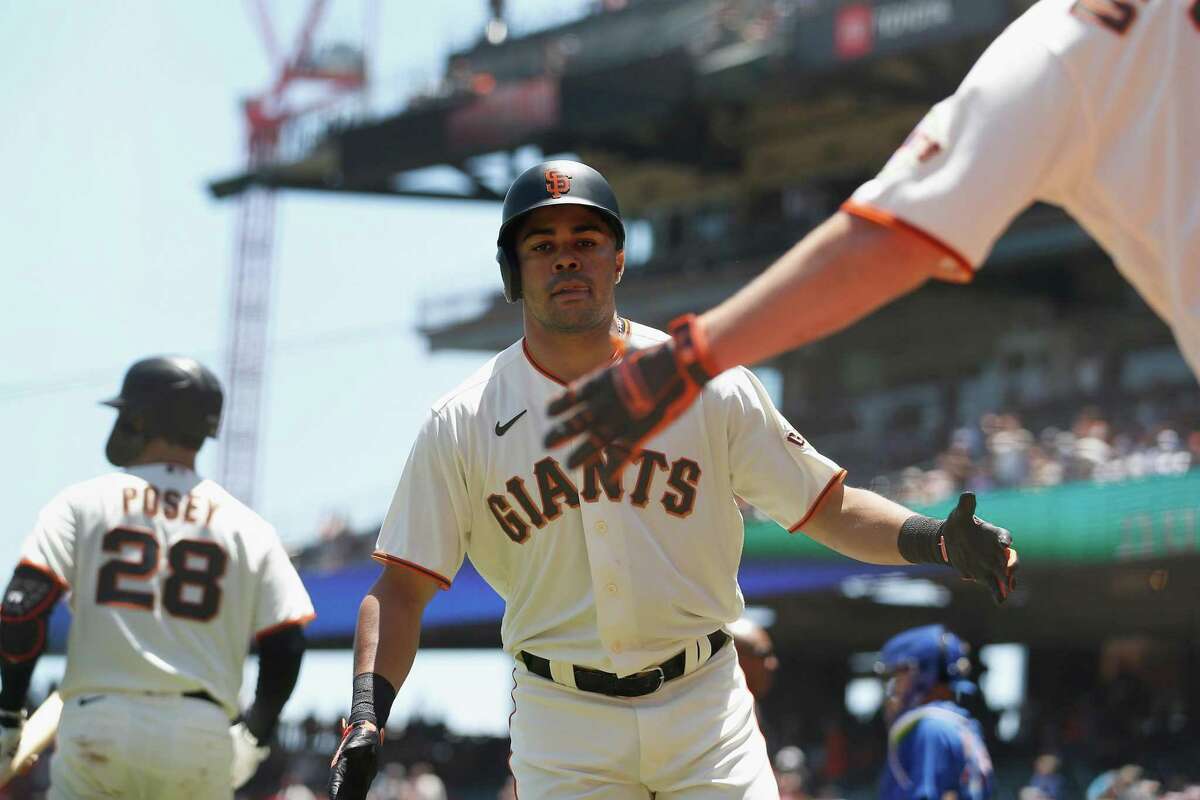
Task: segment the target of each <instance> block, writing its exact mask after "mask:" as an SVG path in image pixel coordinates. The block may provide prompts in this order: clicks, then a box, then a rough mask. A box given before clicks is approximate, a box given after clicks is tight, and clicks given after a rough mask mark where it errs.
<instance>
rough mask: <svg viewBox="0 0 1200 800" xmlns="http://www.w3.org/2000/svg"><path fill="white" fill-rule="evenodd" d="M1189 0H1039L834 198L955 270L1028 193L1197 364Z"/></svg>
mask: <svg viewBox="0 0 1200 800" xmlns="http://www.w3.org/2000/svg"><path fill="white" fill-rule="evenodd" d="M1198 99H1200V0H1078V2H1076V0H1042V1H1041V2H1039V3H1037V4H1036V5H1034V6H1033V7H1032V8H1030V9H1029V11H1027V12H1026V13H1025V14H1024V15H1023V16H1021V18H1019V19H1018V20H1017V21H1016V22H1014V23H1013V24H1012V25H1011V26H1010V27H1009V28H1008V29H1007V30H1006V31H1004V33H1002V34H1001V35H1000V36H999V37H998V38H997V39H996V41H995V42H993V43H992V45H991V46H990V47H989V48H988V50H987V51H986V52H985V53H984V54H983V55H982V56H981V57H980V59H979V61H978V62H977V63H976V64H975V66H974V67H973V68H972V69H971V72H970V73H969V74H968V75H967V77H966V79H965V80H964V81H963V83H962V86H960V87H959V89H958V91H957V92H956V93H955V94H954V96H953V97H950V98H949V99H947V100H945V101H943V102H941V103H939V104H938V105H936V106H934V107H933V109H932V110H931V111H930V112H929V114H928V115H927V116H926V117H925V119H924V120H923V121H922V122H921V123H920V125H919V126H918V127H917V129H916V130H915V131H914V132H913V134H912V136H910V137H909V139H908V141H907V142H906V143H905V144H904V146H903V147H901V149H900V150H899V151H898V152H897V153H896V154H895V156H893V158H892V159H891V161H889V162H888V164H887V165H886V166H885V167H884V169H883V171H882V172H881V173H880V174H879V176H878V177H876V178H875V179H874V180H871V181H869V182H867V183H866V184H864V185H863V186H862V187H861V188H859V190H858V191H857V192H855V194H854V196H853V197H852V198H851V200H850V201H849V202H848V203H847V204H846V206H845V208H846V210H847V211H849V212H851V213H858V214H861V215H862V216H865V217H867V218H870V219H875V220H876V221H880V222H884V223H885V224H886V223H892V222H897V221H898V222H899V223H901V224H905V223H907V225H909V226H912V227H915V228H917V229H919V230H920V231H922V232H924V233H926V234H928V235H930V236H932V237H933V238H934V239H936V240H938V241H939V242H940V243H942V244H943V245H944V246H945V247H946V248H947V249H948V251H949V252H948V258H947V259H946V262H945V268H946V270H947V277H948V278H950V279H954V275H955V273H958V274H959V275H960V276H961V277H962V278H969V277H970V275H971V270H972V269H973V268H977V267H978V266H979V265H980V264H982V263H983V261H984V260H985V259H986V257H987V255H988V252H989V251H990V250H991V248H992V245H993V244H994V243H995V241H996V239H997V238H998V237H999V236H1000V234H1001V233H1003V231H1004V229H1005V228H1006V227H1008V225H1009V223H1010V222H1011V221H1012V220H1013V218H1014V217H1015V216H1016V215H1017V214H1018V213H1019V212H1021V211H1022V210H1024V209H1025V207H1026V206H1028V205H1030V203H1032V202H1033V201H1034V200H1041V201H1044V202H1047V203H1052V204H1054V205H1058V206H1061V207H1062V208H1064V209H1065V210H1066V211H1067V212H1069V213H1070V214H1071V215H1072V216H1073V217H1075V219H1076V220H1077V221H1078V222H1079V223H1080V224H1081V225H1082V226H1083V227H1084V228H1085V229H1086V230H1087V231H1088V232H1089V233H1090V234H1091V235H1092V236H1093V237H1094V238H1095V239H1096V240H1097V241H1098V242H1099V243H1100V245H1101V246H1103V247H1104V249H1105V250H1107V251H1108V252H1109V254H1110V255H1112V257H1113V259H1114V261H1116V263H1117V267H1118V269H1120V270H1121V272H1122V273H1123V274H1124V276H1125V277H1126V279H1128V281H1129V282H1130V283H1131V284H1133V286H1134V287H1136V288H1137V290H1138V291H1139V292H1140V293H1141V295H1142V296H1143V297H1144V298H1145V299H1146V302H1147V303H1149V305H1150V306H1151V307H1152V308H1153V309H1154V310H1155V311H1156V312H1157V313H1158V314H1159V316H1161V317H1162V318H1163V319H1164V320H1165V321H1166V322H1167V323H1168V324H1169V325H1170V326H1171V328H1172V329H1173V331H1174V333H1175V337H1176V339H1177V340H1178V341H1179V344H1180V347H1181V348H1182V350H1183V353H1184V356H1185V357H1186V358H1187V359H1188V361H1189V363H1190V364H1191V366H1192V369H1193V370H1194V371H1196V372H1197V374H1200V155H1198V154H1197V147H1198V145H1200V102H1198Z"/></svg>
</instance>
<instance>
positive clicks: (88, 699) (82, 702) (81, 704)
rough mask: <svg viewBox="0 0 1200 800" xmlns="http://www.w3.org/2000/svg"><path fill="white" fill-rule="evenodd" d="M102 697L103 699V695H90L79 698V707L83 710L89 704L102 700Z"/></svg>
mask: <svg viewBox="0 0 1200 800" xmlns="http://www.w3.org/2000/svg"><path fill="white" fill-rule="evenodd" d="M104 697H105V695H102V694H94V695H91V696H90V697H81V698H79V707H80V708H83V707H84V706H86V705H89V704H90V703H94V702H96V701H97V700H103V699H104Z"/></svg>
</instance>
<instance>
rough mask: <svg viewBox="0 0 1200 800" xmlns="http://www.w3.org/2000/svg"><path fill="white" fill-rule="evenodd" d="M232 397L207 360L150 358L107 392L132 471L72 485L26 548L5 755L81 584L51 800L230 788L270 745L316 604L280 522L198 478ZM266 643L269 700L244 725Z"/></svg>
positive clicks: (11, 636) (116, 444) (7, 607)
mask: <svg viewBox="0 0 1200 800" xmlns="http://www.w3.org/2000/svg"><path fill="white" fill-rule="evenodd" d="M222 399H223V397H222V393H221V387H220V384H219V383H218V382H217V379H216V377H215V376H214V375H213V374H212V373H211V372H209V371H208V370H207V369H206V368H205V367H203V366H202V365H201V364H199V363H197V362H196V361H194V360H193V359H190V358H179V357H159V358H148V359H145V360H142V361H138V362H137V363H136V364H134V365H133V366H132V367H130V369H129V371H128V372H127V373H126V375H125V381H124V384H123V385H122V387H121V393H120V395H118V396H117V397H116V398H114V399H112V400H108V401H106V405H109V406H112V407H114V408H116V409H117V420H116V424H115V425H114V426H113V430H112V434H111V435H110V437H109V439H108V446H107V448H106V450H105V455H106V456H107V457H108V460H109V461H110V462H112V464H113V465H114V466H117V467H120V468H121V471H119V472H114V473H110V474H107V475H103V476H101V477H99V478H94V479H92V480H89V481H84V482H83V483H79V484H76V485H74V486H71V487H70V488H68V489H66V490H65V491H63V492H62V493H61V494H59V495H58V496H57V497H55V498H54V499H53V500H52V501H50V503H49V504H48V505H47V506H46V507H45V508H44V509H43V510H42V512H41V514H40V515H39V517H38V520H37V523H36V524H35V525H34V528H33V531H32V532H31V533H30V534H29V536H28V538H27V539H26V541H25V544H24V548H23V550H22V557H21V562H20V564H19V565H18V566H17V568H16V570H15V571H14V573H13V577H12V581H11V582H10V583H9V585H8V589H7V591H6V592H5V594H4V601H3V609H2V612H0V613H2V616H0V654H2V655H3V659H2V660H0V670H2V677H3V690H2V691H0V757H3V758H6V759H7V758H10V757H11V755H12V753H13V752H14V751H15V749H16V746H17V743H18V742H19V741H20V736H21V726H22V722H23V720H24V716H25V712H24V711H23V706H24V703H25V696H26V692H27V691H28V688H29V683H30V678H31V677H32V675H33V669H34V665H35V664H36V662H37V659H38V656H39V655H40V654H41V652H42V650H43V648H44V646H45V634H46V624H47V619H48V618H49V616H50V612H51V610H52V609H53V608H54V605H55V603H56V602H57V601H58V599H59V597H60V596H62V595H63V594H68V595H69V598H70V606H71V611H72V614H73V619H72V623H71V631H70V636H69V640H68V644H67V668H66V674H65V676H64V677H63V681H62V685H61V686H60V688H59V692H60V693H61V695H62V697H63V699H64V701H65V706H64V708H63V713H62V720H61V723H60V727H59V731H58V744H57V750H56V752H55V756H54V760H53V762H52V763H51V790H50V797H51V798H52V800H73V799H74V798H100V797H125V798H146V799H149V798H155V800H158V799H160V798H167V799H168V800H169V798H187V800H199V799H200V798H204V799H205V800H207V799H208V798H230V797H232V796H233V788H234V787H236V786H240V785H241V784H243V783H245V782H246V781H248V780H249V779H250V778H251V776H253V774H254V771H255V770H256V769H257V767H258V765H259V763H260V762H261V761H262V760H263V759H264V758H265V757H266V756H267V753H268V748H267V746H266V742H267V741H268V740H269V739H270V737H271V734H272V732H273V730H274V728H275V725H276V722H277V720H278V718H279V713H280V711H281V710H282V708H283V705H284V703H285V702H286V701H287V698H288V696H289V695H290V694H291V692H292V688H293V686H294V685H295V682H296V675H297V672H298V671H299V669H300V661H301V658H302V657H303V654H304V634H303V624H304V623H306V622H307V621H309V620H311V619H312V618H313V607H312V602H311V601H310V600H309V598H308V593H307V592H306V591H305V589H304V586H303V585H302V584H301V583H300V578H299V576H298V575H297V574H296V570H295V568H294V567H293V566H292V564H291V561H290V560H289V559H288V556H287V553H286V552H284V550H283V547H282V545H281V543H280V541H279V538H278V536H277V535H276V533H275V530H274V529H273V528H272V527H271V526H270V525H269V524H267V523H266V522H265V521H264V520H263V519H261V518H260V517H259V516H258V515H256V514H255V513H254V512H253V511H251V510H250V509H249V508H247V507H246V506H244V505H242V504H241V503H240V502H238V501H237V499H236V498H234V497H232V496H231V495H229V494H228V493H227V492H226V491H225V490H224V489H222V488H221V487H220V486H218V485H217V484H216V483H214V482H213V481H211V480H207V479H205V478H201V477H200V476H199V475H197V474H196V472H195V459H196V451H197V450H199V449H200V447H201V445H202V444H203V442H204V440H205V438H207V437H209V436H216V433H217V425H218V422H219V420H220V416H221V405H222ZM254 638H256V639H257V642H258V651H259V677H258V686H257V693H256V697H255V700H254V704H253V705H252V706H251V707H250V709H249V710H248V711H247V712H246V714H245V718H244V720H242V721H239V722H237V723H236V724H234V725H232V726H231V724H230V723H231V720H233V719H234V718H235V717H237V716H238V711H239V709H238V691H239V689H240V688H241V683H242V665H243V662H244V661H245V659H246V654H247V651H248V650H249V648H250V642H251V639H254ZM231 765H232V766H231ZM231 772H232V774H231Z"/></svg>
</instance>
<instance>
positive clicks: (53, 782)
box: [49, 693, 233, 800]
mask: <svg viewBox="0 0 1200 800" xmlns="http://www.w3.org/2000/svg"><path fill="white" fill-rule="evenodd" d="M232 759H233V744H232V740H231V739H230V738H229V719H228V718H227V717H226V716H225V712H224V711H223V710H222V709H221V708H220V707H219V706H216V705H214V704H213V703H210V702H208V701H206V700H199V699H196V698H191V697H183V696H181V695H149V694H146V695H135V694H120V693H111V694H84V695H78V696H76V697H72V698H71V699H69V700H67V701H66V705H65V706H64V707H63V715H62V722H61V723H60V724H59V729H58V742H57V745H56V749H55V752H54V760H53V761H51V763H50V794H49V798H50V800H93V799H94V798H110V797H120V798H125V799H126V800H230V798H232V797H233V788H232V787H231V785H230V782H231V775H230V768H229V765H230V762H231V761H232Z"/></svg>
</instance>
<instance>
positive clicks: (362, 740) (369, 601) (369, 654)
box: [329, 565, 440, 800]
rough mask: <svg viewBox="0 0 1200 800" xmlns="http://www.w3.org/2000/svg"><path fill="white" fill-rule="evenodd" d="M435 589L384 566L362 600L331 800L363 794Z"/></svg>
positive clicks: (415, 575) (425, 579)
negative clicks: (348, 708)
mask: <svg viewBox="0 0 1200 800" xmlns="http://www.w3.org/2000/svg"><path fill="white" fill-rule="evenodd" d="M439 588H440V587H439V585H438V583H437V582H436V581H435V580H434V579H433V578H431V577H429V576H428V575H426V574H424V573H422V572H418V571H417V570H415V569H410V568H408V567H405V566H400V565H395V566H387V567H385V568H384V570H383V574H381V575H380V576H379V579H378V580H377V581H375V585H374V586H372V587H371V590H370V591H369V592H367V596H366V597H364V598H363V601H362V604H361V605H360V606H359V608H358V625H357V628H356V629H355V634H354V697H353V700H352V705H351V711H350V718H349V719H348V720H347V723H346V729H345V731H344V732H343V734H342V741H341V744H340V745H338V749H337V752H336V753H335V754H334V756H333V764H332V771H331V774H330V779H329V796H330V798H332V799H333V800H361V799H362V798H365V797H366V795H367V790H368V789H369V788H370V787H371V781H372V780H373V779H374V778H375V771H376V769H377V766H378V764H377V759H378V751H379V745H380V744H381V743H382V742H383V729H384V728H385V727H386V726H387V719H388V714H389V713H390V712H391V708H392V702H393V701H394V700H395V698H396V692H397V690H399V688H400V687H401V686H402V685H403V684H404V681H405V679H406V678H407V677H408V672H409V670H410V669H412V664H413V659H414V658H416V655H417V645H418V643H419V642H420V639H421V615H422V614H423V613H424V612H425V606H427V605H428V604H429V601H430V600H431V599H432V598H433V596H434V595H435V594H436V593H437V591H438V589H439Z"/></svg>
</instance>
